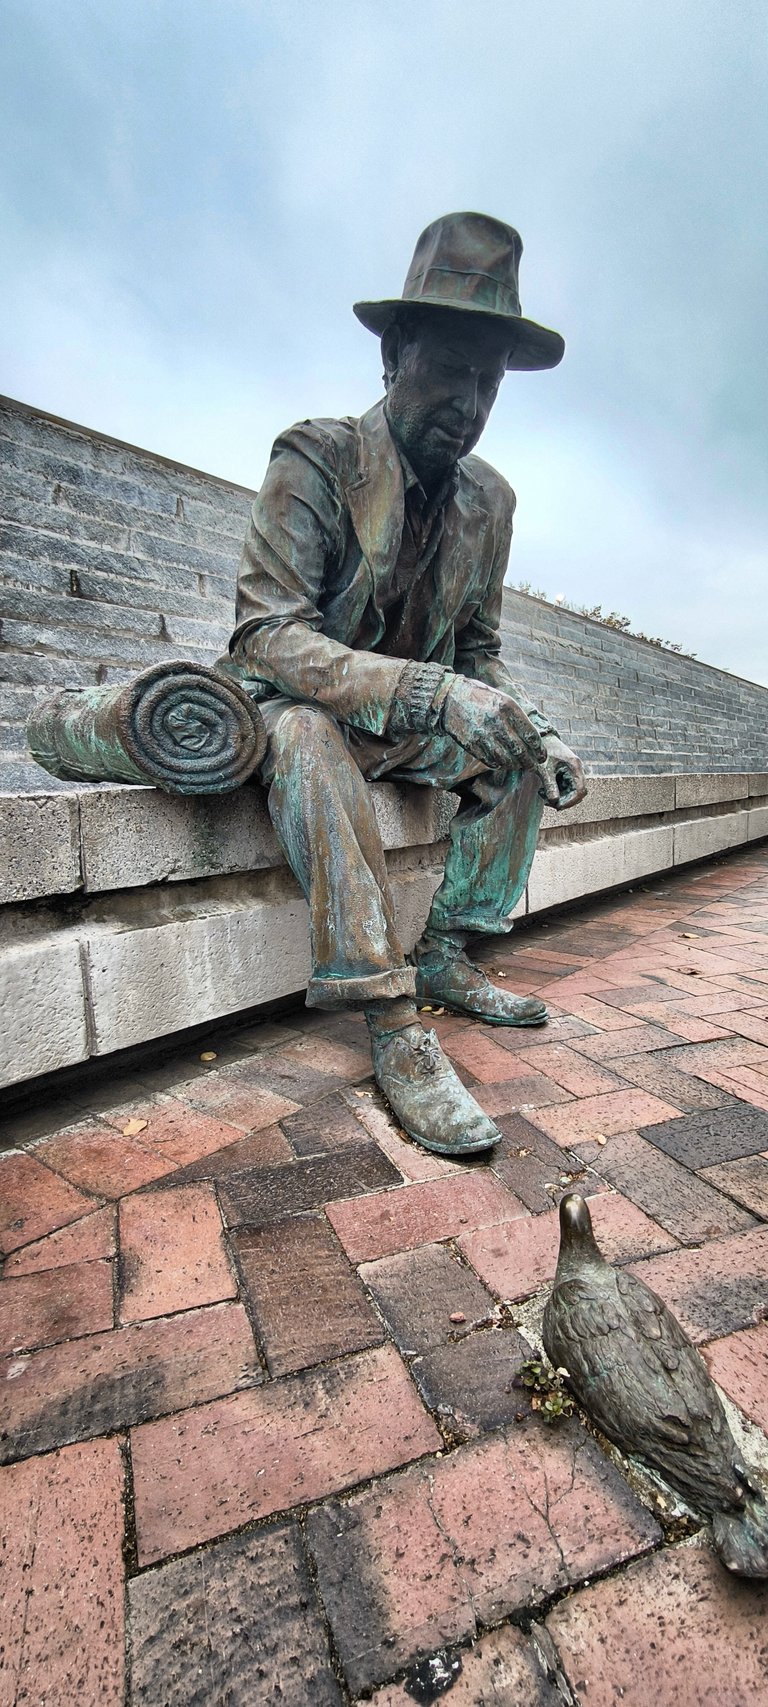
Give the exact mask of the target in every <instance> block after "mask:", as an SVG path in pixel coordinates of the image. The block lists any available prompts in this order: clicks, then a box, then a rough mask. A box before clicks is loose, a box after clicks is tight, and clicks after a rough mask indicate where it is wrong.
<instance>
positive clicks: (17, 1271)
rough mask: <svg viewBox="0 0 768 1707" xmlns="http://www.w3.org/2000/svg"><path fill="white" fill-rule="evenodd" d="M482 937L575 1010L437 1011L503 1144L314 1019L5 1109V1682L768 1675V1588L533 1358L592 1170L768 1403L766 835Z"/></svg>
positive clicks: (0, 1388)
mask: <svg viewBox="0 0 768 1707" xmlns="http://www.w3.org/2000/svg"><path fill="white" fill-rule="evenodd" d="M482 953H483V958H484V959H485V961H486V963H487V965H488V966H489V968H490V969H491V970H492V972H494V973H499V974H503V975H504V977H505V979H506V980H508V984H509V987H514V988H516V989H518V990H520V991H521V992H524V991H526V990H533V989H536V990H537V991H539V992H541V993H543V994H544V995H545V997H546V999H547V1001H548V1003H549V1004H550V1008H551V1014H552V1019H551V1023H550V1025H549V1026H548V1027H547V1028H546V1029H545V1030H542V1031H540V1032H530V1031H522V1032H512V1031H507V1032H500V1031H498V1030H496V1029H494V1030H493V1031H491V1029H490V1028H487V1027H483V1026H482V1025H479V1024H477V1023H473V1022H471V1021H466V1020H462V1019H457V1018H456V1017H455V1016H453V1017H452V1016H449V1015H438V1016H433V1023H434V1024H435V1025H436V1027H437V1029H438V1031H439V1032H440V1033H441V1034H442V1037H443V1041H444V1045H445V1047H446V1049H447V1051H448V1053H449V1054H451V1055H452V1056H453V1058H454V1060H455V1062H456V1064H457V1066H459V1067H460V1069H461V1072H462V1076H463V1077H464V1078H465V1079H466V1081H467V1083H468V1084H470V1085H472V1086H473V1087H475V1088H476V1093H477V1095H478V1098H479V1099H480V1100H481V1101H482V1102H483V1105H484V1106H485V1107H486V1108H488V1109H490V1110H491V1111H493V1112H494V1113H495V1114H496V1116H497V1118H498V1120H499V1124H500V1126H501V1129H502V1133H503V1141H502V1143H501V1145H500V1146H499V1148H498V1150H497V1151H496V1152H495V1153H494V1155H493V1157H492V1158H491V1159H490V1161H488V1162H484V1161H476V1162H474V1163H472V1164H465V1165H464V1166H458V1165H456V1164H453V1163H450V1162H448V1161H446V1160H443V1159H441V1158H437V1157H433V1156H427V1155H426V1154H425V1153H424V1152H422V1151H420V1150H418V1148H417V1147H416V1146H414V1145H413V1144H411V1143H410V1142H409V1141H407V1140H406V1139H405V1138H404V1136H403V1134H402V1133H400V1132H399V1131H398V1129H397V1127H396V1126H395V1125H394V1123H393V1121H392V1118H391V1116H390V1115H389V1113H388V1112H387V1110H386V1108H385V1106H384V1105H383V1103H382V1101H381V1099H380V1097H379V1095H378V1093H377V1092H376V1090H375V1087H374V1085H373V1081H372V1079H371V1077H370V1067H369V1061H368V1057H367V1054H366V1049H365V1036H364V1030H363V1027H362V1023H361V1022H360V1021H359V1020H357V1019H355V1018H354V1017H351V1016H349V1015H340V1016H335V1017H334V1016H332V1015H310V1014H306V1013H304V1012H303V1011H302V1012H297V1013H295V1014H292V1015H288V1016H282V1017H281V1019H280V1022H279V1023H278V1024H269V1025H264V1026H261V1027H259V1026H254V1025H253V1022H252V1021H251V1022H250V1024H249V1025H248V1026H247V1027H246V1026H244V1027H242V1028H241V1029H240V1030H239V1031H238V1030H237V1029H234V1030H233V1029H231V1028H230V1029H229V1030H227V1031H226V1032H224V1031H222V1033H221V1034H220V1035H218V1034H214V1033H212V1034H211V1037H210V1039H206V1040H205V1043H200V1044H198V1045H197V1046H196V1047H195V1048H194V1049H192V1048H191V1047H190V1046H188V1047H187V1048H186V1049H185V1050H184V1051H182V1050H181V1049H180V1048H179V1050H178V1051H177V1053H176V1054H175V1055H169V1057H168V1059H167V1060H166V1061H165V1063H164V1064H163V1065H162V1066H161V1067H158V1066H157V1065H155V1066H154V1067H152V1068H150V1067H142V1065H141V1063H137V1062H134V1063H133V1064H132V1065H131V1067H130V1069H128V1068H126V1069H124V1070H122V1071H121V1072H117V1071H115V1072H113V1073H112V1074H111V1075H110V1077H109V1078H107V1077H106V1076H103V1077H101V1078H97V1079H94V1078H93V1077H91V1078H90V1079H88V1080H85V1079H84V1080H83V1082H82V1083H80V1084H77V1083H75V1082H70V1083H68V1085H67V1086H66V1094H65V1096H64V1097H62V1095H61V1093H60V1092H57V1093H56V1094H55V1096H54V1094H53V1093H51V1095H50V1101H49V1102H48V1103H47V1104H46V1103H44V1102H43V1101H41V1099H40V1098H38V1100H37V1102H36V1104H35V1107H34V1109H32V1110H30V1111H29V1112H28V1113H25V1114H24V1115H20V1116H17V1117H15V1118H14V1117H7V1118H5V1120H4V1121H3V1123H2V1126H0V1139H1V1140H2V1142H3V1144H4V1145H5V1146H15V1147H12V1148H8V1149H6V1150H5V1151H4V1153H3V1154H2V1155H0V1251H2V1253H3V1270H2V1277H1V1278H0V1462H2V1465H3V1468H2V1469H0V1508H1V1509H2V1512H3V1525H2V1527H3V1540H2V1555H1V1558H2V1571H1V1572H0V1584H1V1586H0V1707H10V1704H14V1707H16V1704H18V1707H20V1704H21V1703H22V1702H24V1703H37V1702H40V1703H46V1704H51V1707H59V1704H64V1703H66V1704H68V1703H70V1702H71V1701H73V1700H75V1699H77V1701H78V1703H79V1707H92V1704H93V1707H95V1704H96V1703H99V1704H100V1707H101V1704H102V1703H109V1704H111V1703H114V1704H115V1707H118V1704H119V1703H121V1702H123V1701H130V1702H132V1703H134V1704H135V1707H139V1704H141V1707H187V1704H190V1703H200V1704H203V1703H216V1704H219V1703H222V1704H223V1703H224V1702H230V1703H235V1704H240V1703H242V1704H243V1707H251V1704H255V1707H261V1704H262V1703H264V1704H266V1703H271V1702H274V1701H277V1700H281V1701H283V1702H285V1703H286V1707H326V1704H327V1707H332V1704H339V1707H351V1704H353V1703H359V1702H362V1701H368V1700H370V1701H372V1702H374V1703H377V1704H378V1707H406V1703H407V1702H409V1701H413V1700H421V1701H427V1700H435V1699H438V1697H439V1698H440V1699H442V1698H443V1695H444V1696H445V1698H446V1700H447V1701H451V1702H455V1703H456V1707H491V1704H492V1703H496V1702H498V1703H502V1704H507V1707H512V1704H513V1703H514V1704H515V1707H522V1704H528V1703H530V1704H531V1707H537V1704H540V1707H554V1703H556V1702H560V1703H562V1702H563V1701H564V1700H566V1699H569V1696H568V1690H570V1692H571V1694H570V1699H572V1700H575V1701H576V1702H578V1703H583V1704H584V1707H601V1704H602V1703H605V1704H606V1707H608V1703H611V1704H612V1703H613V1702H614V1701H616V1700H619V1699H620V1700H621V1701H622V1702H624V1703H625V1704H626V1707H646V1704H648V1707H650V1704H651V1703H652V1704H653V1707H672V1703H676V1704H678V1707H687V1704H688V1702H690V1703H691V1707H693V1703H694V1702H696V1703H697V1707H698V1704H699V1703H709V1702H710V1701H711V1702H712V1703H713V1707H714V1704H715V1703H717V1704H718V1707H719V1704H720V1703H725V1702H727V1703H728V1704H729V1707H746V1703H750V1707H751V1704H752V1703H754V1702H756V1701H757V1700H760V1699H762V1698H763V1697H764V1696H765V1695H766V1694H768V1672H767V1670H766V1652H767V1651H768V1649H767V1641H768V1638H767V1637H766V1630H767V1629H768V1622H767V1621H766V1615H767V1614H768V1589H766V1588H763V1587H761V1586H760V1585H748V1584H743V1583H739V1582H737V1581H734V1580H732V1579H730V1578H728V1577H727V1576H726V1573H725V1572H724V1571H723V1570H722V1569H721V1567H720V1566H719V1565H718V1564H717V1562H716V1561H715V1560H714V1558H713V1555H712V1553H711V1550H710V1548H709V1546H708V1543H707V1539H706V1535H705V1534H704V1533H703V1532H700V1533H695V1534H687V1535H685V1536H681V1530H680V1527H679V1525H678V1527H677V1528H675V1526H674V1525H673V1524H671V1523H670V1521H669V1520H668V1518H667V1517H666V1515H665V1513H664V1511H663V1510H661V1509H659V1508H658V1507H655V1508H653V1509H652V1502H651V1496H649V1495H647V1494H642V1495H641V1494H640V1493H638V1491H637V1488H636V1486H635V1485H634V1483H633V1484H632V1485H630V1483H629V1482H628V1481H627V1480H625V1478H624V1475H623V1473H622V1471H621V1470H620V1468H619V1467H618V1466H617V1464H616V1463H615V1462H614V1461H613V1459H612V1458H608V1457H606V1456H605V1455H604V1453H603V1452H602V1450H601V1449H600V1446H599V1444H598V1443H597V1442H596V1441H595V1440H594V1439H592V1437H591V1436H590V1435H589V1434H588V1433H587V1432H586V1431H585V1430H584V1428H583V1426H582V1424H581V1423H580V1422H579V1421H578V1420H572V1421H571V1422H569V1423H566V1424H562V1425H560V1426H558V1427H556V1428H551V1429H550V1428H547V1427H546V1426H545V1425H544V1424H543V1423H541V1421H540V1419H539V1417H538V1416H537V1415H536V1414H535V1413H533V1412H532V1411H531V1410H530V1407H529V1403H528V1396H527V1394H526V1392H525V1390H524V1389H522V1388H521V1387H520V1386H519V1385H518V1384H517V1382H516V1376H517V1372H518V1370H519V1367H520V1363H521V1362H522V1361H523V1359H524V1358H525V1357H526V1356H527V1355H529V1354H530V1343H531V1340H530V1335H531V1331H532V1330H531V1329H530V1326H528V1327H527V1326H526V1323H528V1324H530V1322H531V1321H532V1320H533V1312H532V1308H531V1300H532V1299H533V1300H534V1301H535V1299H536V1297H537V1295H538V1294H540V1292H541V1290H542V1289H543V1288H545V1287H546V1285H547V1284H548V1282H549V1280H550V1279H551V1276H552V1272H553V1266H554V1261H555V1255H556V1248H557V1225H556V1205H557V1202H558V1200H559V1197H560V1196H561V1195H562V1193H563V1191H564V1190H566V1189H568V1188H569V1187H570V1186H571V1185H573V1184H574V1183H577V1184H578V1186H579V1187H580V1189H581V1190H583V1191H584V1192H585V1193H588V1194H589V1195H590V1198H591V1201H592V1208H593V1215H594V1220H595V1225H596V1230H597V1234H598V1238H599V1239H600V1241H601V1243H602V1245H603V1248H604V1249H605V1252H606V1254H607V1255H608V1256H609V1257H610V1259H611V1260H612V1261H614V1262H618V1263H627V1264H631V1265H632V1268H633V1270H634V1272H636V1273H638V1274H641V1275H643V1276H645V1277H646V1278H647V1279H648V1281H649V1282H650V1284H652V1285H653V1286H654V1287H655V1288H656V1289H657V1290H658V1291H659V1292H661V1293H662V1295H663V1296H664V1297H665V1298H666V1299H667V1301H668V1302H669V1303H670V1304H671V1305H672V1307H673V1308H674V1309H675V1310H676V1311H677V1312H678V1314H679V1315H680V1317H681V1319H682V1320H683V1322H684V1323H685V1325H686V1327H687V1329H688V1331H689V1332H690V1333H691V1334H692V1335H693V1337H694V1338H695V1339H696V1341H697V1343H699V1344H700V1346H701V1349H702V1352H703V1355H704V1356H705V1358H706V1361H707V1363H708V1365H709V1368H710V1370H711V1372H712V1374H713V1375H714V1377H715V1379H716V1380H717V1381H718V1382H719V1383H720V1384H721V1386H722V1388H723V1389H724V1391H725V1392H726V1394H728V1395H729V1396H730V1397H731V1399H732V1400H733V1401H734V1403H736V1404H737V1405H738V1406H739V1407H740V1409H741V1411H742V1413H743V1415H744V1416H745V1417H746V1418H747V1419H748V1420H749V1423H750V1424H751V1426H752V1427H753V1428H757V1429H763V1430H765V1429H767V1428H768V851H766V849H765V848H755V849H753V850H752V851H751V852H749V853H746V854H745V853H743V852H739V853H738V854H735V855H734V856H733V857H731V858H728V859H721V860H718V861H717V862H714V863H711V864H709V865H702V866H699V867H696V868H692V869H691V870H689V871H688V872H687V873H683V874H678V875H676V876H675V877H673V878H669V879H664V880H659V881H655V882H650V883H648V884H647V885H644V886H642V887H640V888H639V889H635V891H634V892H631V891H630V892H628V893H627V894H624V895H619V896H616V895H614V896H611V897H608V898H605V899H603V900H602V901H598V902H595V903H592V904H590V905H588V906H583V907H581V908H578V909H573V910H571V911H570V912H568V913H564V914H562V915H560V916H557V917H553V918H551V919H550V920H548V921H547V920H544V921H540V922H539V923H538V924H537V925H536V926H534V927H533V928H530V929H527V930H520V931H519V932H518V933H517V934H516V935H514V936H513V937H511V938H509V939H503V940H502V939H497V940H495V941H493V942H491V943H489V944H486V945H485V947H484V949H483V951H482ZM204 1054H205V1055H206V1056H208V1055H211V1056H213V1059H210V1060H207V1059H206V1060H203V1059H202V1056H203V1055H204ZM526 1336H528V1337H526ZM756 1438H759V1437H756ZM689 1527H690V1526H689Z"/></svg>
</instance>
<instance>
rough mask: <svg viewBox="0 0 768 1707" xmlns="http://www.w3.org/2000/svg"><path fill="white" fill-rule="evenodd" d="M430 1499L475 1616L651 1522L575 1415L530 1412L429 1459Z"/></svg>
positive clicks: (565, 1578) (489, 1615) (497, 1615)
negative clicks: (560, 1418) (564, 1418)
mask: <svg viewBox="0 0 768 1707" xmlns="http://www.w3.org/2000/svg"><path fill="white" fill-rule="evenodd" d="M430 1481H431V1499H430V1504H431V1507H432V1510H433V1512H434V1514H435V1517H436V1519H437V1522H438V1524H439V1526H440V1530H441V1532H442V1534H443V1535H444V1537H445V1539H446V1541H447V1542H449V1543H450V1544H451V1545H452V1547H453V1548H454V1549H455V1553H454V1557H455V1558H456V1559H457V1563H458V1565H459V1569H460V1572H461V1575H462V1577H463V1579H464V1581H465V1583H466V1586H467V1588H468V1590H469V1593H470V1595H471V1597H472V1603H473V1606H474V1608H475V1612H476V1614H477V1617H478V1619H479V1621H480V1622H482V1623H483V1624H496V1623H498V1622H499V1620H500V1619H502V1618H506V1617H508V1616H509V1615H510V1613H515V1612H522V1611H523V1610H525V1609H526V1608H529V1607H531V1606H535V1605H537V1604H539V1603H540V1602H541V1601H543V1600H545V1599H546V1598H547V1597H548V1596H549V1595H551V1594H553V1593H554V1592H555V1591H556V1590H557V1589H559V1588H564V1587H566V1585H568V1584H569V1583H576V1582H580V1581H583V1580H584V1578H585V1577H591V1576H593V1575H594V1573H595V1572H596V1571H604V1570H606V1569H608V1568H609V1567H611V1566H614V1565H618V1564H620V1563H622V1562H623V1561H624V1560H625V1559H630V1558H632V1557H633V1556H634V1555H635V1554H637V1553H640V1552H644V1551H645V1550H646V1548H648V1547H649V1546H651V1545H652V1544H653V1543H654V1541H655V1540H656V1539H657V1538H658V1535H659V1531H658V1527H657V1525H656V1523H655V1522H654V1520H653V1518H652V1517H651V1516H650V1515H649V1513H648V1512H647V1511H646V1510H645V1509H644V1507H643V1506H641V1505H640V1502H639V1501H638V1500H636V1499H635V1497H634V1495H633V1494H631V1493H630V1491H629V1489H628V1487H627V1485H626V1483H625V1482H624V1481H623V1479H622V1477H621V1476H620V1475H619V1473H618V1471H617V1470H616V1469H615V1468H614V1466H613V1465H612V1464H611V1463H610V1462H609V1460H608V1459H607V1458H606V1457H604V1455H603V1454H602V1453H601V1452H600V1450H599V1448H598V1447H597V1446H596V1445H595V1443H594V1441H592V1440H590V1439H589V1438H588V1437H587V1436H585V1434H584V1432H583V1431H582V1429H581V1428H580V1427H579V1426H578V1425H577V1424H573V1425H571V1424H566V1425H564V1426H563V1425H561V1426H560V1427H559V1428H557V1429H546V1428H543V1427H542V1426H541V1424H540V1423H538V1422H537V1421H536V1420H535V1419H532V1420H531V1421H530V1422H528V1423H525V1424H522V1425H520V1426H518V1427H515V1426H514V1425H513V1427H512V1429H511V1430H509V1431H507V1433H506V1434H505V1435H495V1436H493V1437H492V1438H491V1439H488V1440H485V1441H481V1442H480V1443H479V1444H477V1445H472V1446H467V1447H461V1448H459V1450H458V1451H457V1452H453V1453H451V1454H450V1456H449V1457H448V1458H444V1459H442V1460H441V1461H440V1462H439V1463H436V1464H434V1465H433V1466H431V1469H430Z"/></svg>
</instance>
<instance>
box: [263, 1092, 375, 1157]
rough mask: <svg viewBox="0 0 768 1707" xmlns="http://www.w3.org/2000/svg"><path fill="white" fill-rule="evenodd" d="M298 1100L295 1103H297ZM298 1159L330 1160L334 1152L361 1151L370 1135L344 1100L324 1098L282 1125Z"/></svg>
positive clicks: (286, 1118)
mask: <svg viewBox="0 0 768 1707" xmlns="http://www.w3.org/2000/svg"><path fill="white" fill-rule="evenodd" d="M294 1100H295V1099H294ZM280 1124H281V1126H282V1128H283V1131H284V1133H285V1135H286V1137H287V1139H288V1141H289V1143H290V1145H291V1148H292V1150H293V1152H294V1154H295V1155H296V1156H327V1155H329V1154H331V1153H332V1152H333V1151H334V1150H344V1149H349V1148H351V1149H359V1148H360V1146H361V1145H364V1144H365V1143H366V1140H367V1137H368V1134H367V1132H366V1130H365V1127H364V1126H362V1125H361V1123H360V1121H359V1120H358V1119H357V1116H356V1115H355V1113H354V1111H353V1109H351V1108H350V1106H349V1103H348V1102H345V1100H344V1098H343V1097H340V1096H330V1097H325V1098H324V1099H323V1101H322V1102H314V1103H312V1104H311V1106H310V1107H309V1108H306V1109H301V1111H300V1113H298V1114H289V1115H286V1116H285V1117H284V1119H283V1120H281V1122H280Z"/></svg>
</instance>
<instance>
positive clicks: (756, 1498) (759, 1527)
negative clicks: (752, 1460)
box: [712, 1490, 768, 1577]
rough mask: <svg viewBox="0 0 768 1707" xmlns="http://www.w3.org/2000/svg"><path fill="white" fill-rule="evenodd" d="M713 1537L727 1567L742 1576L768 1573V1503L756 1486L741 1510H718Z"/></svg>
mask: <svg viewBox="0 0 768 1707" xmlns="http://www.w3.org/2000/svg"><path fill="white" fill-rule="evenodd" d="M712 1538H713V1540H714V1543H715V1548H716V1550H717V1552H718V1553H719V1555H720V1558H721V1559H722V1561H723V1564H724V1565H725V1567H726V1569H727V1570H729V1571H733V1572H734V1573H735V1575H736V1576H739V1577H768V1505H766V1502H765V1500H764V1498H763V1496H762V1494H761V1493H759V1492H758V1491H757V1490H755V1491H754V1492H749V1493H747V1495H746V1497H745V1500H744V1505H743V1507H742V1509H741V1511H717V1512H715V1514H714V1516H713V1518H712Z"/></svg>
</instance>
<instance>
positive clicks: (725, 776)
mask: <svg viewBox="0 0 768 1707" xmlns="http://www.w3.org/2000/svg"><path fill="white" fill-rule="evenodd" d="M748 796H749V776H748V775H747V774H746V773H745V772H743V771H739V772H731V771H715V772H712V773H710V774H708V775H698V776H678V777H676V778H675V806H676V807H677V808H678V810H679V809H680V807H681V806H712V805H715V804H716V803H718V802H719V801H721V800H746V799H747V798H748Z"/></svg>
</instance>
